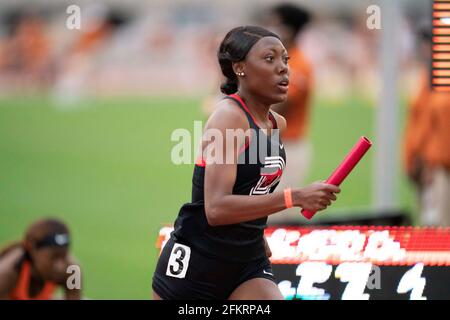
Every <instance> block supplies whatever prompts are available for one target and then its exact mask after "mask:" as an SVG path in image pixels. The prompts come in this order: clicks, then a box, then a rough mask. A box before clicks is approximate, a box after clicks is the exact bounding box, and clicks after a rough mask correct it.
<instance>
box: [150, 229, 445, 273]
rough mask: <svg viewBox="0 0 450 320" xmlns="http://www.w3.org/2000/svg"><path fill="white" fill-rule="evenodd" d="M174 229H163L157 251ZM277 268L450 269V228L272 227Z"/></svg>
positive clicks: (269, 232) (268, 233)
mask: <svg viewBox="0 0 450 320" xmlns="http://www.w3.org/2000/svg"><path fill="white" fill-rule="evenodd" d="M172 230H173V227H171V226H166V227H163V228H161V230H160V232H159V236H158V240H157V247H158V248H159V249H161V248H162V247H163V246H164V244H165V242H166V241H167V240H168V239H169V237H170V233H171V232H172ZM265 235H266V238H267V241H268V243H269V246H270V248H271V250H272V257H271V261H272V263H274V264H299V263H302V262H305V261H323V262H327V263H329V264H333V265H337V264H340V263H342V262H371V263H373V264H377V265H413V264H416V263H419V262H420V263H423V264H424V265H429V266H433V265H435V266H450V228H432V227H379V226H334V227H277V228H273V227H269V228H267V229H266V231H265Z"/></svg>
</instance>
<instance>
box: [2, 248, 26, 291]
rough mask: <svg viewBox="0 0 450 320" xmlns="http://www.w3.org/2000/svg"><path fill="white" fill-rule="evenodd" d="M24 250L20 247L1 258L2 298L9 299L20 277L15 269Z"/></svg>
mask: <svg viewBox="0 0 450 320" xmlns="http://www.w3.org/2000/svg"><path fill="white" fill-rule="evenodd" d="M22 255H23V252H22V250H21V249H20V248H17V249H14V250H12V251H11V252H8V253H7V254H6V255H5V256H3V257H2V258H1V259H0V300H9V294H10V292H11V290H13V288H14V285H15V284H16V282H17V278H18V277H19V274H18V272H17V271H16V270H15V269H14V266H15V265H16V264H17V262H18V261H19V259H20V258H21V257H22Z"/></svg>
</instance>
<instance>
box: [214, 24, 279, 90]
mask: <svg viewBox="0 0 450 320" xmlns="http://www.w3.org/2000/svg"><path fill="white" fill-rule="evenodd" d="M263 37H275V38H278V39H280V37H279V36H278V35H276V34H275V33H273V32H270V31H269V30H266V29H264V28H261V27H257V26H245V27H237V28H234V29H232V30H230V31H229V32H228V33H227V35H226V36H225V38H224V39H223V40H222V42H221V44H220V47H219V51H218V53H217V58H218V59H219V64H220V69H221V70H222V74H223V75H224V76H225V77H226V78H227V80H226V81H225V83H223V84H222V85H221V86H220V91H222V92H223V93H224V94H232V93H235V92H236V91H237V90H238V83H239V81H238V78H237V76H236V74H235V73H234V70H233V63H234V62H239V61H243V60H244V59H245V57H246V56H247V54H248V52H249V51H250V49H251V48H252V47H253V46H254V45H255V43H256V42H258V40H259V39H261V38H263Z"/></svg>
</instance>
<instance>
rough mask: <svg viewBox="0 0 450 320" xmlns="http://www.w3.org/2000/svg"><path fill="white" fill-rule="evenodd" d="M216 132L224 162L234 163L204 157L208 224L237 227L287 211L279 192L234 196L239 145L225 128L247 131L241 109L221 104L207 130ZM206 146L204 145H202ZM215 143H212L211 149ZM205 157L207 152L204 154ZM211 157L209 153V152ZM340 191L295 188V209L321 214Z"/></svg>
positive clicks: (323, 187)
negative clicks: (228, 136) (236, 224)
mask: <svg viewBox="0 0 450 320" xmlns="http://www.w3.org/2000/svg"><path fill="white" fill-rule="evenodd" d="M211 128H213V129H217V132H221V133H222V135H223V141H222V143H219V144H217V143H216V144H214V147H220V146H221V149H220V148H217V150H221V151H222V152H223V157H222V158H223V159H228V158H229V157H230V156H231V158H232V159H233V160H234V161H232V163H226V164H218V163H210V160H211V158H208V156H206V157H205V160H206V162H207V163H206V169H205V185H204V190H205V191H204V195H205V212H206V217H207V219H208V223H209V224H210V225H212V226H219V225H227V224H234V223H239V222H244V221H250V220H254V219H258V218H262V217H266V216H268V215H270V214H273V213H276V212H278V211H281V210H283V209H285V208H286V205H285V200H284V192H283V191H278V192H274V193H271V194H268V195H261V196H247V195H233V194H232V191H233V186H234V183H235V181H236V172H237V158H238V154H239V149H240V145H237V144H235V143H227V139H226V129H244V130H246V129H248V128H249V124H248V121H247V118H246V116H245V114H244V113H243V111H242V110H240V109H239V108H238V107H237V106H235V105H234V104H233V103H232V102H230V101H228V100H224V101H222V102H220V103H219V106H218V108H217V110H216V111H215V112H214V113H213V114H212V116H211V117H210V119H209V120H208V123H207V124H206V127H205V131H206V130H207V129H211ZM202 145H203V147H205V143H203V144H202ZM211 145H213V143H210V144H209V147H211ZM204 154H205V153H204ZM207 154H208V153H207ZM338 192H340V189H339V188H338V187H336V186H333V185H329V184H326V183H315V184H312V185H310V186H308V187H305V188H301V189H292V202H293V205H294V206H298V207H302V208H303V209H306V210H314V211H320V210H323V209H325V208H326V207H327V206H328V205H330V204H331V201H333V200H336V196H335V195H334V193H338Z"/></svg>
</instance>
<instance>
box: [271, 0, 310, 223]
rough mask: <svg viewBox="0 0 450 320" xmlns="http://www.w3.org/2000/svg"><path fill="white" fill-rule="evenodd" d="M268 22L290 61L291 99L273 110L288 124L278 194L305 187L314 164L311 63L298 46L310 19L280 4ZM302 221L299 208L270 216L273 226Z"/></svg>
mask: <svg viewBox="0 0 450 320" xmlns="http://www.w3.org/2000/svg"><path fill="white" fill-rule="evenodd" d="M265 20H266V22H265V24H266V25H267V27H268V28H269V29H271V30H272V31H274V32H275V33H277V34H278V35H279V36H280V37H281V39H282V41H283V44H284V45H285V47H286V49H287V51H288V54H289V57H290V60H289V68H290V76H289V91H288V98H287V100H286V101H285V102H284V103H281V104H278V105H276V106H273V109H274V110H275V111H276V112H278V113H279V114H281V115H282V116H284V117H285V118H286V121H287V129H286V131H285V132H284V133H283V135H282V140H283V144H284V148H285V149H286V154H287V161H286V169H285V171H284V173H283V176H282V178H281V182H280V185H279V186H278V189H279V190H283V189H284V188H287V187H294V188H296V187H300V186H301V185H303V184H304V180H305V178H306V175H307V173H308V169H309V164H310V161H311V146H310V143H309V141H308V138H307V132H308V124H309V116H310V99H311V91H312V87H313V72H312V66H311V63H310V62H309V61H308V59H307V58H306V57H305V55H304V54H303V52H302V51H301V50H300V49H299V48H298V44H297V41H298V38H299V36H300V34H301V32H302V31H303V29H304V27H305V25H307V24H308V22H309V21H310V20H311V16H310V13H309V12H307V11H306V10H304V9H302V8H301V7H299V6H296V5H291V4H280V5H277V6H275V7H273V8H271V9H270V10H269V11H268V14H267V17H266V19H265ZM301 219H302V218H301V215H300V213H299V210H298V208H297V209H296V208H291V209H287V210H286V212H284V213H283V214H277V215H272V216H269V222H270V223H283V222H288V221H290V222H295V221H300V220H301Z"/></svg>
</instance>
